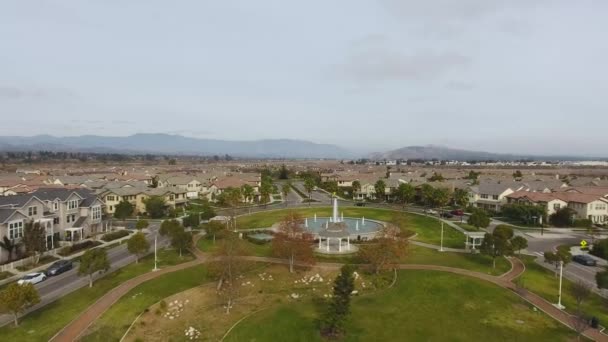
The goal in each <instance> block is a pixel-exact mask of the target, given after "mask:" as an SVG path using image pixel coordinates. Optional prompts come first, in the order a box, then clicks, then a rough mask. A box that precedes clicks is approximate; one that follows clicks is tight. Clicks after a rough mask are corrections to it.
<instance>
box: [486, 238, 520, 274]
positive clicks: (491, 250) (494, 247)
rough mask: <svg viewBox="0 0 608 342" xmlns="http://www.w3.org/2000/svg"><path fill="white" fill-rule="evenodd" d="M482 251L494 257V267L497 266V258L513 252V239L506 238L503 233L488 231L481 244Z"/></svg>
mask: <svg viewBox="0 0 608 342" xmlns="http://www.w3.org/2000/svg"><path fill="white" fill-rule="evenodd" d="M479 250H480V251H481V253H483V254H485V255H489V256H491V257H492V268H496V258H497V257H500V256H508V255H511V254H513V248H512V246H511V241H509V240H508V239H505V236H504V235H503V234H500V233H499V234H494V233H493V234H490V233H486V234H485V235H484V237H483V241H482V242H481V246H479Z"/></svg>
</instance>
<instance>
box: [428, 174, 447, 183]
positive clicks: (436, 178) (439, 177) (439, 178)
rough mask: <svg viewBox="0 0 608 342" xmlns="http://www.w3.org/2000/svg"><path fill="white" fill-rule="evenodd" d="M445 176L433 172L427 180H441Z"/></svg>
mask: <svg viewBox="0 0 608 342" xmlns="http://www.w3.org/2000/svg"><path fill="white" fill-rule="evenodd" d="M444 180H445V178H443V176H442V175H441V173H437V172H433V175H432V176H431V177H429V178H428V181H429V182H443V181H444Z"/></svg>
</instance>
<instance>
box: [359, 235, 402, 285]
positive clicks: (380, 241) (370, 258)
mask: <svg viewBox="0 0 608 342" xmlns="http://www.w3.org/2000/svg"><path fill="white" fill-rule="evenodd" d="M399 233H400V229H399V227H396V226H394V225H387V226H386V227H384V228H382V230H381V231H380V232H379V234H378V237H376V238H375V239H374V241H373V243H370V244H365V245H362V246H361V247H359V257H360V258H361V260H363V261H365V262H366V263H368V264H369V266H370V268H371V271H372V272H373V273H375V274H379V273H380V271H383V270H387V269H391V268H394V267H395V265H396V264H397V263H399V260H401V258H402V257H403V256H404V255H405V254H406V253H407V246H408V243H407V239H403V238H401V237H400V236H399V235H400V234H399Z"/></svg>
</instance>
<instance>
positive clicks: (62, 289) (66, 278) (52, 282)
mask: <svg viewBox="0 0 608 342" xmlns="http://www.w3.org/2000/svg"><path fill="white" fill-rule="evenodd" d="M158 228H159V224H158V223H150V227H148V229H149V231H150V233H149V234H148V235H147V236H146V237H147V239H148V241H150V242H151V244H150V245H151V247H152V248H151V252H154V249H153V248H154V236H156V234H158ZM167 243H168V240H167V239H166V238H163V237H161V236H160V235H159V237H158V240H157V244H158V246H157V247H158V248H160V246H163V245H165V244H167ZM108 259H109V261H110V270H108V272H106V273H103V274H97V275H96V276H95V277H94V279H97V278H99V277H103V276H104V275H106V274H107V273H111V272H114V271H116V270H118V269H120V268H121V267H124V266H126V265H128V264H130V263H132V262H134V261H135V257H134V256H133V255H131V254H130V253H129V251H127V245H126V243H123V244H122V245H119V246H116V247H114V248H112V249H110V250H108ZM88 285H89V277H88V276H78V263H74V267H73V268H72V269H71V270H69V271H67V272H64V273H62V274H60V275H58V276H54V277H49V278H47V279H46V280H45V281H43V282H41V283H38V284H36V285H34V286H35V287H36V289H37V290H38V293H39V295H40V303H38V304H36V305H34V306H33V307H31V308H29V309H28V310H27V311H26V313H29V312H32V311H35V310H37V309H39V308H41V307H43V306H45V305H48V304H50V303H52V302H54V301H55V300H57V299H59V298H61V297H63V296H65V295H68V294H70V293H71V292H73V291H76V290H77V289H80V288H82V287H85V286H88ZM12 321H13V317H12V316H11V315H0V326H4V325H6V324H7V323H12Z"/></svg>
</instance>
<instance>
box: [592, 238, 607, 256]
mask: <svg viewBox="0 0 608 342" xmlns="http://www.w3.org/2000/svg"><path fill="white" fill-rule="evenodd" d="M589 253H591V254H593V255H595V256H596V257H598V258H602V259H607V258H608V239H603V240H599V241H596V242H595V244H594V245H593V248H592V249H591V251H590V252H589Z"/></svg>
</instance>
